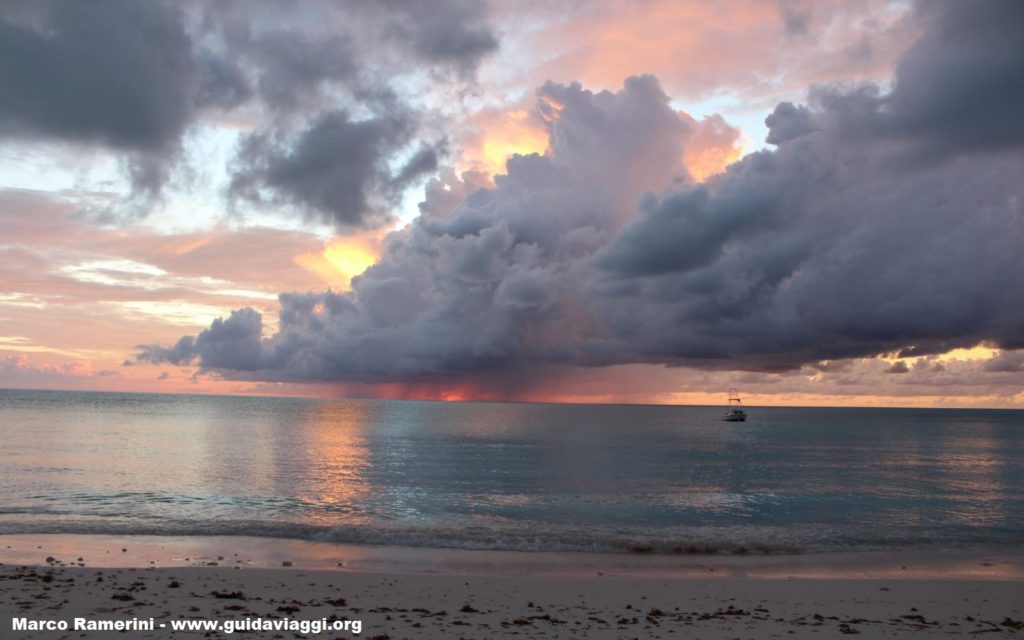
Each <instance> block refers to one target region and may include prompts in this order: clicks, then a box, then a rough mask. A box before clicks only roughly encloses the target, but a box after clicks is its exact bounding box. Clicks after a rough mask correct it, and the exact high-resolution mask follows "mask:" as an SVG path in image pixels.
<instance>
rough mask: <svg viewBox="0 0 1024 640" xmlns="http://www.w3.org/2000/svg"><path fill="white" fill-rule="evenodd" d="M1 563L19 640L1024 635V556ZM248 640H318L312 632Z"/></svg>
mask: <svg viewBox="0 0 1024 640" xmlns="http://www.w3.org/2000/svg"><path fill="white" fill-rule="evenodd" d="M183 554H196V555H183ZM0 561H2V562H3V564H2V566H0V609H2V610H3V612H4V619H3V620H2V624H3V633H2V637H5V638H7V637H10V638H62V637H67V638H71V637H114V636H113V635H110V636H107V635H104V634H105V633H106V634H113V633H117V632H112V631H93V632H89V631H74V624H75V622H74V621H75V619H76V618H81V619H84V620H85V621H86V623H85V624H88V623H90V622H92V621H101V620H102V621H118V620H120V621H131V620H139V621H152V623H153V624H154V626H155V628H154V629H152V630H129V631H125V632H121V633H122V634H123V635H120V636H117V637H138V638H168V637H193V636H195V637H202V636H205V637H232V636H233V635H234V634H232V633H227V632H226V631H225V630H224V628H223V626H221V627H220V628H219V630H216V631H208V630H203V631H177V632H176V631H173V630H172V629H171V624H172V622H175V623H177V624H181V623H182V622H181V621H188V620H193V621H206V622H207V623H209V622H210V621H213V623H214V624H220V625H224V624H225V622H228V621H230V624H234V625H245V624H250V625H253V624H268V625H269V624H286V623H289V621H292V623H294V624H298V623H299V622H301V621H325V622H328V621H329V622H330V623H334V622H338V623H339V624H342V625H344V624H345V621H348V627H347V628H346V630H343V631H330V632H327V631H325V632H324V633H323V634H320V637H332V638H335V637H364V638H435V637H452V638H493V637H503V636H517V637H538V638H574V637H575V638H669V637H677V638H692V637H699V638H736V637H741V638H770V637H787V636H794V635H795V637H808V636H809V635H811V634H816V635H820V636H822V637H829V636H838V635H854V634H859V635H862V636H863V637H865V638H874V637H877V638H892V637H905V636H910V635H912V636H913V637H915V638H932V637H935V638H939V637H949V636H958V635H964V636H967V635H977V634H989V633H996V634H1017V633H1021V632H1022V631H1024V622H1022V620H1024V602H1022V601H1021V598H1020V594H1021V593H1024V557H1020V556H1015V555H1004V556H1001V557H996V556H992V555H991V554H976V555H975V554H971V553H959V554H956V553H950V554H941V555H939V554H894V553H867V554H856V553H854V554H820V555H813V556H811V555H807V556H768V557H763V556H747V557H737V556H717V555H711V556H706V555H701V556H693V557H689V556H684V557H675V556H672V557H663V556H658V557H655V556H645V555H641V554H579V553H565V554H543V553H522V552H519V553H515V552H504V553H502V552H492V551H465V550H437V549H400V548H371V547H365V548H364V547H358V546H354V545H337V544H327V543H306V542H297V541H287V540H253V539H248V538H237V539H232V538H211V539H199V538H192V539H189V538H159V537H131V536H68V535H58V536H0ZM82 565H84V566H82ZM332 565H333V566H332ZM16 619H24V621H25V622H23V623H22V624H28V621H32V620H37V621H38V620H51V621H56V620H65V621H67V623H68V624H69V627H70V629H69V630H67V631H59V630H58V631H31V630H25V629H23V630H15V629H14V628H13V627H12V625H13V624H14V621H15V620H16ZM246 621H248V622H246ZM275 621H276V622H275ZM160 624H164V625H167V626H165V627H163V628H161V627H160V626H159V625H160ZM307 624H308V622H307ZM143 625H145V622H143ZM239 628H241V627H239ZM356 628H358V630H359V633H355V629H356ZM234 633H236V634H237V633H242V631H235V632H234ZM245 633H246V636H247V637H267V638H273V637H303V636H305V637H317V636H316V635H309V634H308V630H307V634H303V633H301V632H298V631H295V632H292V631H284V632H282V631H247V632H245ZM80 634H85V635H84V636H80ZM277 634H283V635H277ZM294 634H298V635H294Z"/></svg>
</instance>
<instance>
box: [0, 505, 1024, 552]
mask: <svg viewBox="0 0 1024 640" xmlns="http://www.w3.org/2000/svg"><path fill="white" fill-rule="evenodd" d="M0 534H107V535H150V536H246V537H263V538H284V539H293V540H307V541H313V542H325V543H335V544H353V545H370V546H400V547H427V548H445V549H470V550H490V551H528V552H536V551H557V552H589V553H623V554H625V553H637V554H654V555H679V554H694V555H713V554H720V555H746V554H751V555H758V554H760V555H770V554H803V553H822V552H833V551H885V550H893V549H908V548H932V549H934V548H958V547H966V546H972V547H973V546H991V545H1013V544H1020V543H1021V542H1022V539H1021V534H1020V532H1019V531H1017V532H1012V531H1006V532H1003V535H993V532H992V531H988V532H987V533H984V534H983V533H981V532H978V531H974V532H973V534H974V535H972V532H970V531H958V532H956V534H955V535H952V532H951V531H949V530H948V529H933V530H926V529H917V530H904V531H897V532H893V533H892V534H891V535H883V536H880V535H878V532H877V531H872V530H870V529H863V530H861V529H851V528H838V529H837V528H824V527H672V528H665V529H635V530H622V529H602V528H600V527H588V528H580V527H572V526H567V525H563V526H555V525H544V526H530V527H526V526H477V525H465V526H459V525H447V526H441V525H432V526H428V525H423V526H404V525H397V524H345V525H321V524H305V523H292V522H268V521H252V520H205V521H198V520H192V521H184V520H174V521H169V520H156V519H143V518H132V517H122V518H110V517H81V516H79V517H75V518H71V519H69V518H67V516H66V515H65V514H58V513H53V514H50V516H49V517H47V516H46V515H44V514H40V513H38V512H37V513H34V514H28V513H12V511H10V510H5V511H3V512H0Z"/></svg>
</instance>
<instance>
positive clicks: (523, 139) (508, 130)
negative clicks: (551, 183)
mask: <svg viewBox="0 0 1024 640" xmlns="http://www.w3.org/2000/svg"><path fill="white" fill-rule="evenodd" d="M478 127H479V133H478V134H477V136H476V138H475V139H474V140H472V141H471V142H470V143H469V144H468V145H467V147H466V151H465V154H464V157H463V158H462V161H461V166H460V169H461V170H463V171H465V170H475V171H484V172H487V173H490V174H491V175H496V174H499V173H505V163H506V162H507V161H508V159H509V158H511V157H512V156H514V155H516V154H521V155H527V154H531V153H540V154H543V153H545V152H546V151H547V148H548V132H547V131H546V130H545V129H544V127H543V125H542V124H541V123H540V122H538V121H537V120H536V119H535V117H534V115H533V114H532V113H531V112H530V111H527V110H525V109H516V110H513V111H507V112H503V113H494V112H489V113H486V114H484V115H482V116H481V118H480V119H479V120H478Z"/></svg>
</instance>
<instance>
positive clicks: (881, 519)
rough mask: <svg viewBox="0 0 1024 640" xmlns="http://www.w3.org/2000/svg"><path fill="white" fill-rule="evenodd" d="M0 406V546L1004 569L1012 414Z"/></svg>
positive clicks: (1016, 481)
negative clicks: (230, 545) (895, 557)
mask: <svg viewBox="0 0 1024 640" xmlns="http://www.w3.org/2000/svg"><path fill="white" fill-rule="evenodd" d="M748 413H749V415H750V417H749V419H748V421H747V422H741V423H729V422H723V421H721V420H720V416H721V414H722V408H721V407H697V406H677V407H673V406H630V405H550V404H549V405H545V404H502V403H443V402H412V401H383V400H320V399H292V398H254V397H210V396H186V395H153V394H117V393H74V392H60V391H14V390H0V534H33V533H104V534H144V535H184V536H205V535H228V536H231V535H245V536H265V537H274V538H291V539H304V540H317V541H327V542H339V543H351V544H368V545H398V546H412V547H446V548H463V549H502V550H523V551H544V550H550V551H588V552H607V553H628V552H643V553H655V554H657V553H667V554H675V553H684V554H685V553H728V554H743V553H751V554H756V553H815V552H831V551H861V550H872V551H878V550H893V549H915V550H921V549H934V550H946V549H961V548H979V547H980V548H986V549H992V550H998V549H1004V548H1005V549H1010V548H1014V547H1017V546H1019V545H1021V544H1022V543H1024V411H1010V410H1007V411H988V410H968V409H850V408H766V407H750V408H748Z"/></svg>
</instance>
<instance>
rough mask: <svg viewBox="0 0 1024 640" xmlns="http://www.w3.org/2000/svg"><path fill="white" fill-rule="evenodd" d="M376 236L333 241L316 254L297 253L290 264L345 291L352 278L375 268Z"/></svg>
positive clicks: (378, 239)
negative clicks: (371, 267) (373, 266)
mask: <svg viewBox="0 0 1024 640" xmlns="http://www.w3.org/2000/svg"><path fill="white" fill-rule="evenodd" d="M380 242H381V237H380V236H379V235H370V234H364V235H359V236H348V237H344V238H334V239H333V240H331V241H330V242H327V243H326V244H324V246H323V248H322V249H321V250H320V251H310V252H308V253H301V254H299V255H297V256H295V257H294V258H292V261H293V262H294V263H295V264H297V265H299V266H300V267H302V268H303V269H305V270H306V271H308V272H310V273H312V274H314V275H316V276H317V277H319V278H320V279H322V280H323V281H324V283H325V284H327V285H329V286H331V287H333V288H334V289H337V290H340V291H345V290H348V289H349V285H350V283H351V282H352V278H354V277H356V276H358V275H359V274H361V273H362V272H364V271H366V269H367V268H369V267H370V266H372V265H374V264H376V262H377V260H378V258H379V257H380Z"/></svg>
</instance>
